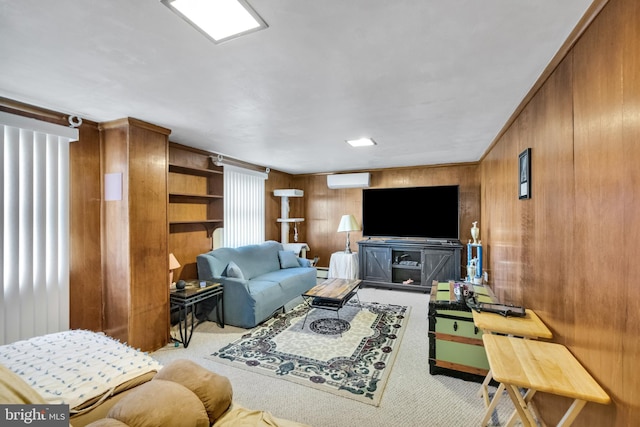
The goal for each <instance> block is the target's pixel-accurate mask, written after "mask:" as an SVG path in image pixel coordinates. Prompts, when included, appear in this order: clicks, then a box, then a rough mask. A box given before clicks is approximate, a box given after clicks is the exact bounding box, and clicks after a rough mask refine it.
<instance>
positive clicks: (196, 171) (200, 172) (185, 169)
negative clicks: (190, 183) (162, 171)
mask: <svg viewBox="0 0 640 427" xmlns="http://www.w3.org/2000/svg"><path fill="white" fill-rule="evenodd" d="M169 172H175V173H184V174H187V175H197V176H211V175H222V174H224V172H223V171H219V170H213V169H202V168H193V167H190V166H182V165H177V164H174V163H169Z"/></svg>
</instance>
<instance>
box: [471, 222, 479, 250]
mask: <svg viewBox="0 0 640 427" xmlns="http://www.w3.org/2000/svg"><path fill="white" fill-rule="evenodd" d="M479 235H480V229H479V228H478V221H473V227H471V237H473V244H474V245H477V244H478V236H479Z"/></svg>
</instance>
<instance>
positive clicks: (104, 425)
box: [85, 418, 128, 427]
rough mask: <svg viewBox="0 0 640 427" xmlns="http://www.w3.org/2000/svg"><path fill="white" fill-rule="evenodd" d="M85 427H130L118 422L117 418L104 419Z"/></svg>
mask: <svg viewBox="0 0 640 427" xmlns="http://www.w3.org/2000/svg"><path fill="white" fill-rule="evenodd" d="M85 427H128V426H127V425H126V424H125V423H123V422H122V421H118V420H116V419H115V418H102V419H100V420H96V421H94V422H92V423H91V424H87V425H86V426H85Z"/></svg>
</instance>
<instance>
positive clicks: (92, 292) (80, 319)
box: [69, 122, 102, 331]
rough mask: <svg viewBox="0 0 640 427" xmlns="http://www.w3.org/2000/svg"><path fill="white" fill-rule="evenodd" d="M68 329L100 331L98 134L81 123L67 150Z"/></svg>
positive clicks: (100, 250) (94, 128)
mask: <svg viewBox="0 0 640 427" xmlns="http://www.w3.org/2000/svg"><path fill="white" fill-rule="evenodd" d="M69 169H70V175H69V185H70V189H69V192H70V194H71V197H70V206H69V233H70V236H69V238H70V240H69V310H70V312H69V327H70V328H72V329H89V330H92V331H102V238H101V235H100V221H101V211H102V207H101V203H102V174H101V167H100V133H99V131H98V127H97V126H96V125H95V124H90V123H87V122H85V123H83V125H82V126H81V127H80V129H79V138H78V141H75V142H72V143H71V146H70V147H69Z"/></svg>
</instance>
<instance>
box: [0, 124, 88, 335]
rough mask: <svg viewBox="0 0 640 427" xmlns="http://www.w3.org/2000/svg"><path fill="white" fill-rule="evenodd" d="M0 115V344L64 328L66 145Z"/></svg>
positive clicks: (51, 130) (60, 134) (55, 130)
mask: <svg viewBox="0 0 640 427" xmlns="http://www.w3.org/2000/svg"><path fill="white" fill-rule="evenodd" d="M77 137H78V131H77V130H75V129H71V128H65V127H62V126H57V125H53V124H50V123H46V122H40V121H38V120H33V119H28V118H25V117H19V116H13V115H10V114H6V113H0V166H1V167H2V169H1V170H0V192H1V193H2V208H1V209H0V234H1V235H2V244H1V245H0V275H1V276H2V288H1V289H0V308H1V310H0V344H6V343H11V342H14V341H17V340H20V339H27V338H31V337H33V336H37V335H42V334H46V333H50V332H58V331H62V330H66V329H68V328H69V142H70V141H72V140H75V139H77Z"/></svg>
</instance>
